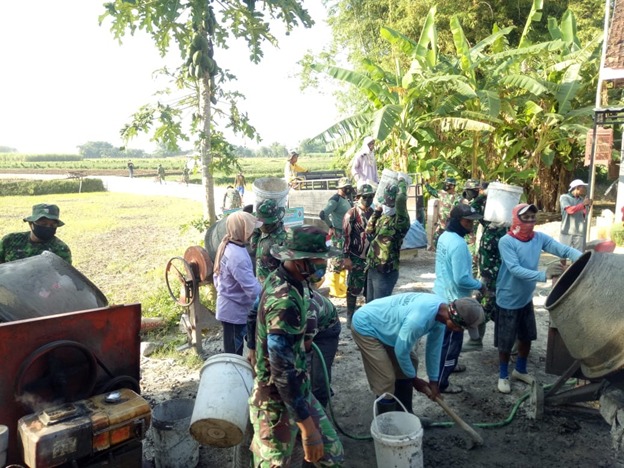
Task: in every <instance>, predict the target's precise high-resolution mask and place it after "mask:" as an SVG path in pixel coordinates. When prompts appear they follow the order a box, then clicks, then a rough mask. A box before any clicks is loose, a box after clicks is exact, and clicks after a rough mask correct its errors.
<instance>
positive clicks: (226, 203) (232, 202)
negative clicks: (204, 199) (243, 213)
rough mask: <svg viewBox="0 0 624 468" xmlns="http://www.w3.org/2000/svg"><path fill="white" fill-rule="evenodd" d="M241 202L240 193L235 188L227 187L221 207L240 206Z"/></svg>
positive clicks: (227, 208) (229, 208) (226, 208)
mask: <svg viewBox="0 0 624 468" xmlns="http://www.w3.org/2000/svg"><path fill="white" fill-rule="evenodd" d="M242 204H243V202H242V200H241V197H240V193H238V190H236V189H233V188H231V189H227V191H226V192H225V195H224V196H223V209H224V210H231V209H233V208H240V207H241V206H242Z"/></svg>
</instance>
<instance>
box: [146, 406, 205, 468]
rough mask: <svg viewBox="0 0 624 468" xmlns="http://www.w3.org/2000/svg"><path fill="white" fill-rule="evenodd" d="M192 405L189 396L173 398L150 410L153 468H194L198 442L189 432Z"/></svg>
mask: <svg viewBox="0 0 624 468" xmlns="http://www.w3.org/2000/svg"><path fill="white" fill-rule="evenodd" d="M194 405H195V402H194V401H193V400H191V399H188V398H177V399H174V400H169V401H165V402H164V403H160V404H159V405H157V406H156V407H155V408H154V410H153V411H152V429H153V434H154V450H155V453H154V463H155V465H156V468H178V467H179V468H186V467H195V466H197V464H198V463H199V443H197V441H196V440H195V439H193V438H192V437H191V434H189V423H190V421H191V415H192V413H193V406H194Z"/></svg>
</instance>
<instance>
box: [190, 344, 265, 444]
mask: <svg viewBox="0 0 624 468" xmlns="http://www.w3.org/2000/svg"><path fill="white" fill-rule="evenodd" d="M200 376H201V378H200V381H199V389H198V391H197V398H196V400H195V401H196V403H195V409H194V410H193V417H192V418H191V434H192V435H193V437H194V438H195V439H196V440H197V441H199V442H200V443H201V444H202V445H211V446H213V447H222V448H223V447H233V446H234V445H238V444H239V443H240V442H241V441H242V440H243V434H244V433H245V429H246V426H247V421H248V420H249V404H248V400H249V396H250V395H251V390H252V389H253V373H252V369H251V365H250V364H249V363H248V362H247V360H246V359H245V358H243V357H242V356H239V355H238V354H230V353H223V354H217V355H215V356H212V357H210V358H209V359H208V360H207V361H206V362H205V364H204V365H203V367H202V369H201V372H200Z"/></svg>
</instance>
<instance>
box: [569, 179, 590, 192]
mask: <svg viewBox="0 0 624 468" xmlns="http://www.w3.org/2000/svg"><path fill="white" fill-rule="evenodd" d="M586 185H587V184H586V183H585V182H583V181H582V180H581V179H574V180H573V181H572V182H570V190H573V189H575V188H576V187H580V186H586Z"/></svg>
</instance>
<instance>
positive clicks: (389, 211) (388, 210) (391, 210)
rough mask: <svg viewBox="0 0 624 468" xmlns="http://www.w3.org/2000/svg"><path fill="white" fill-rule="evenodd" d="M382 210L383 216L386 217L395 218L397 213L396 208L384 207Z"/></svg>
mask: <svg viewBox="0 0 624 468" xmlns="http://www.w3.org/2000/svg"><path fill="white" fill-rule="evenodd" d="M382 210H383V214H385V215H386V216H394V214H395V213H396V208H395V207H394V206H393V207H392V208H391V207H389V206H386V205H383V207H382Z"/></svg>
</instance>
